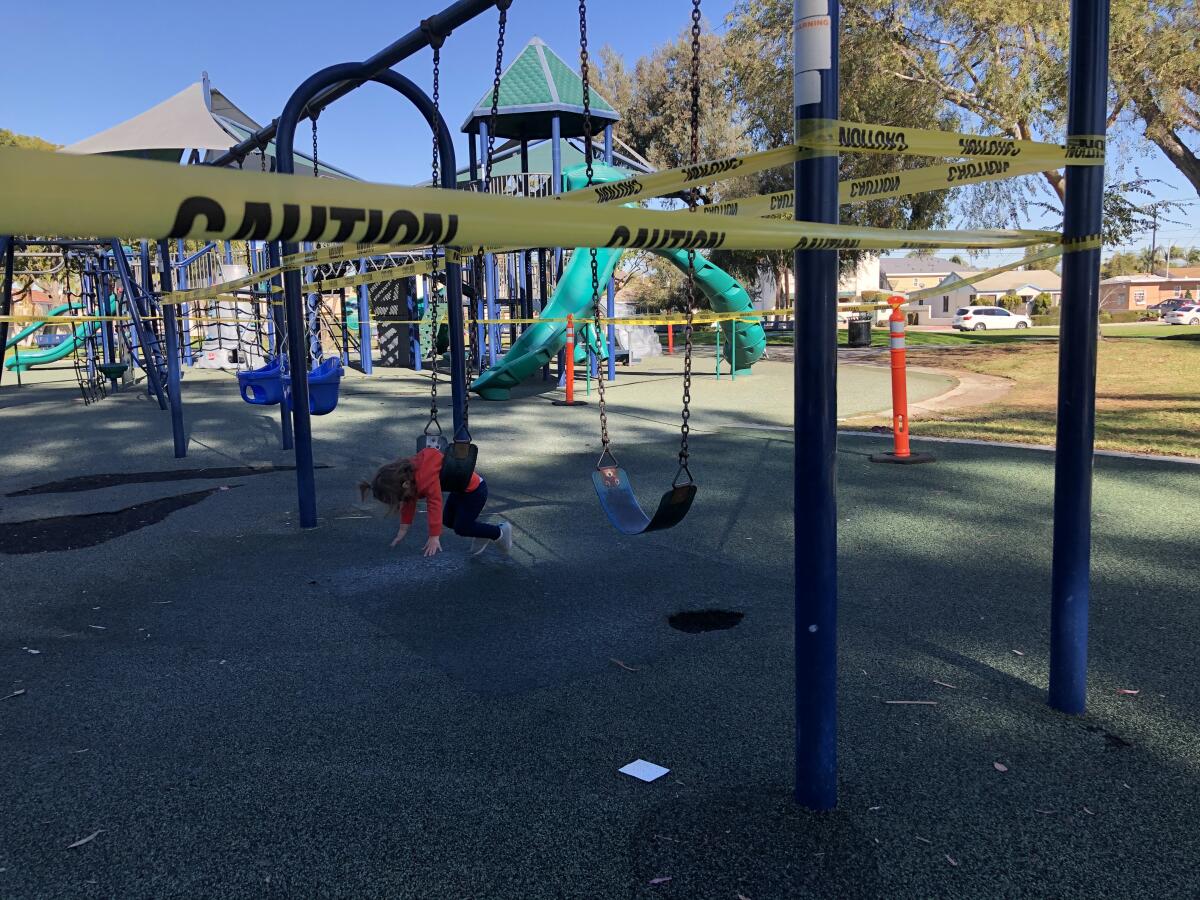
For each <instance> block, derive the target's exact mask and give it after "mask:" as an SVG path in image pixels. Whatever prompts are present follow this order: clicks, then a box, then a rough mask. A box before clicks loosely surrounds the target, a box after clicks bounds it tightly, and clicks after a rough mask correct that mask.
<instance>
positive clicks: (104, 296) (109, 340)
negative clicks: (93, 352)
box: [96, 243, 120, 387]
mask: <svg viewBox="0 0 1200 900" xmlns="http://www.w3.org/2000/svg"><path fill="white" fill-rule="evenodd" d="M117 246H118V247H120V244H119V243H118V245H117ZM113 265H114V266H115V265H116V263H115V262H114V264H113ZM113 293H115V290H114V288H113V283H112V279H111V278H109V277H108V273H107V271H106V269H105V267H104V260H103V259H101V261H100V296H99V303H98V304H97V306H96V315H100V316H104V315H108V298H109V295H110V294H113ZM100 358H101V360H102V361H103V362H104V363H105V364H106V365H107V364H108V363H111V362H114V359H113V326H112V322H108V321H105V322H101V323H100ZM112 383H113V386H114V387H116V384H117V380H116V379H115V378H114V379H112Z"/></svg>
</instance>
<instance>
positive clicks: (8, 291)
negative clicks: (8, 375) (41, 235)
mask: <svg viewBox="0 0 1200 900" xmlns="http://www.w3.org/2000/svg"><path fill="white" fill-rule="evenodd" d="M15 253H16V247H15V246H14V244H13V239H12V238H11V237H9V236H8V235H5V236H4V237H0V257H3V259H4V284H3V286H2V288H0V290H2V293H0V316H7V315H11V314H12V283H13V257H14V254H15ZM67 277H68V278H70V273H69V272H68V273H67ZM80 290H83V288H82V286H81V287H80ZM7 352H8V322H0V379H2V378H3V377H4V356H5V354H6V353H7Z"/></svg>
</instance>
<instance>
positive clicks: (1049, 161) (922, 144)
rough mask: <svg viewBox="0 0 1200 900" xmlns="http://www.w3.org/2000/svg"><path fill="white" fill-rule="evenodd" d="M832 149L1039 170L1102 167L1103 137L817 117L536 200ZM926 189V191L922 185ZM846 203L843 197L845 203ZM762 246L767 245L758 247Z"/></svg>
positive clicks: (682, 179) (666, 187) (585, 196)
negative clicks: (1020, 136) (1031, 136)
mask: <svg viewBox="0 0 1200 900" xmlns="http://www.w3.org/2000/svg"><path fill="white" fill-rule="evenodd" d="M835 151H842V152H847V153H871V154H885V155H895V156H948V157H958V158H965V159H972V160H1008V161H1009V162H1013V161H1015V160H1016V159H1018V158H1019V159H1021V161H1022V163H1023V164H1030V165H1033V166H1035V168H1033V169H1031V170H1030V171H1039V170H1041V169H1044V168H1058V167H1059V166H1062V165H1068V164H1070V165H1103V164H1104V138H1103V137H1073V138H1069V139H1068V141H1067V143H1066V144H1049V143H1044V142H1041V141H1023V140H1017V139H1015V138H1007V137H980V136H979V135H971V134H956V133H954V132H948V131H935V130H932V129H927V128H893V127H889V126H882V125H863V124H861V123H859V122H843V121H840V120H836V119H835V120H829V119H821V120H814V121H811V122H808V123H806V125H805V128H804V130H803V131H802V132H801V137H800V140H798V141H797V142H796V144H794V145H792V146H788V147H779V148H776V149H773V150H762V151H759V152H757V153H746V154H742V155H740V156H727V157H725V158H724V159H717V160H712V161H710V162H704V163H697V164H695V165H691V166H680V167H679V168H676V169H665V170H663V171H661V172H655V173H653V174H650V175H637V176H634V177H632V178H626V179H623V180H621V181H610V182H606V183H605V184H595V185H592V186H590V187H586V188H581V189H579V190H575V191H570V192H569V193H566V194H559V195H558V196H557V197H551V198H543V199H542V200H540V201H539V202H542V203H545V202H547V201H566V202H569V203H612V202H614V201H620V202H623V203H628V202H630V201H633V200H641V199H646V198H650V197H661V196H663V195H664V194H673V193H677V192H679V191H682V190H686V189H687V188H691V187H696V186H697V185H701V184H706V183H708V182H711V181H721V180H724V179H727V178H731V177H733V176H737V175H753V174H755V173H757V172H764V171H766V170H768V169H777V168H779V167H780V166H785V165H789V164H791V163H795V162H799V161H800V160H801V159H812V158H816V157H818V156H822V155H827V154H828V153H832V152H835ZM927 190H928V189H927ZM844 202H848V201H844ZM758 249H766V248H758Z"/></svg>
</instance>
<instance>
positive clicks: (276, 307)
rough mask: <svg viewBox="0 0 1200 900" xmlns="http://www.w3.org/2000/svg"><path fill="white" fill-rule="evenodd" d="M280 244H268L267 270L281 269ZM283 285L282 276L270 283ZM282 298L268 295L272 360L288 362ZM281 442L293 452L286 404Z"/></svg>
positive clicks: (282, 405)
mask: <svg viewBox="0 0 1200 900" xmlns="http://www.w3.org/2000/svg"><path fill="white" fill-rule="evenodd" d="M280 256H281V254H280V252H279V242H278V241H271V242H270V243H269V244H267V268H268V269H275V268H278V267H279V262H280ZM281 284H282V281H281V278H280V276H278V275H276V276H274V277H273V278H272V279H271V281H270V286H271V287H272V288H275V287H280V286H281ZM281 300H282V297H281V296H280V295H279V294H277V293H274V292H272V293H269V294H267V302H268V303H269V304H270V306H269V309H270V310H271V321H272V323H273V324H274V332H275V342H274V343H273V344H272V345H271V358H272V359H280V358H281V357H282V361H286V359H287V348H288V336H287V317H286V315H285V313H284V308H283V304H282V303H281ZM279 440H280V445H281V446H282V447H283V449H284V450H292V449H294V447H295V440H294V438H293V435H292V416H291V410H290V409H288V404H287V403H286V402H284V403H280V404H279Z"/></svg>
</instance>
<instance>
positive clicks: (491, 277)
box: [483, 253, 500, 368]
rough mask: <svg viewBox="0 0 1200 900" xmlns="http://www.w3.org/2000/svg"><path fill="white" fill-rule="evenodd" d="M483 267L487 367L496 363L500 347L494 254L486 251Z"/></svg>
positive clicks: (498, 286) (498, 282)
mask: <svg viewBox="0 0 1200 900" xmlns="http://www.w3.org/2000/svg"><path fill="white" fill-rule="evenodd" d="M483 268H484V271H485V272H486V273H487V276H486V277H487V317H488V323H489V324H488V327H487V348H488V367H489V368H490V367H491V366H494V365H495V364H496V358H497V356H498V353H497V351H498V350H499V347H500V326H499V325H497V324H496V321H497V319H498V315H499V314H498V312H497V307H496V296H497V295H498V294H499V293H500V277H499V272H497V271H496V255H495V254H494V253H488V254H487V255H485V256H484V259H483Z"/></svg>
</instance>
